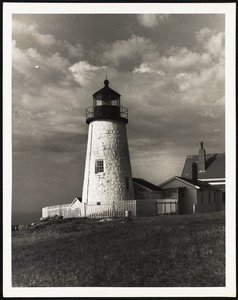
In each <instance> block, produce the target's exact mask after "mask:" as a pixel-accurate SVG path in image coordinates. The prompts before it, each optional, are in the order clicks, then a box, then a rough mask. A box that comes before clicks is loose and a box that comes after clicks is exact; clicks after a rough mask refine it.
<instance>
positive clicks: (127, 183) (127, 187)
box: [125, 176, 130, 191]
mask: <svg viewBox="0 0 238 300" xmlns="http://www.w3.org/2000/svg"><path fill="white" fill-rule="evenodd" d="M125 179H126V190H127V191H128V190H129V189H130V181H129V177H128V176H126V177H125Z"/></svg>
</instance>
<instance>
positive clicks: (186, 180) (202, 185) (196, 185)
mask: <svg viewBox="0 0 238 300" xmlns="http://www.w3.org/2000/svg"><path fill="white" fill-rule="evenodd" d="M174 179H177V180H179V181H181V182H184V183H185V184H188V185H189V186H192V187H194V188H196V189H199V188H203V189H210V190H217V188H215V187H213V186H212V185H210V184H209V183H207V182H203V181H200V180H198V181H197V182H196V183H194V182H193V181H192V179H190V178H184V177H179V176H173V177H171V178H169V179H167V180H166V181H164V182H162V183H161V184H160V185H159V187H161V188H162V189H163V186H164V185H165V184H167V183H168V182H170V181H172V180H174Z"/></svg>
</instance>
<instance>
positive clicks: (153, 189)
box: [133, 178, 162, 192]
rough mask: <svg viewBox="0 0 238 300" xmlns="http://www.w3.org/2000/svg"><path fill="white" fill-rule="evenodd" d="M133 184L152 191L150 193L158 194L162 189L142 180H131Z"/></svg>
mask: <svg viewBox="0 0 238 300" xmlns="http://www.w3.org/2000/svg"><path fill="white" fill-rule="evenodd" d="M133 182H134V183H137V184H139V185H141V186H143V187H145V188H146V189H148V190H150V191H152V192H160V191H162V189H161V188H160V187H158V186H157V185H155V184H153V183H151V182H149V181H146V180H144V179H142V178H133Z"/></svg>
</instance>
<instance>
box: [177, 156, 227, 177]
mask: <svg viewBox="0 0 238 300" xmlns="http://www.w3.org/2000/svg"><path fill="white" fill-rule="evenodd" d="M198 161H199V155H188V156H187V158H186V161H185V164H184V168H183V172H182V174H181V177H183V178H192V163H193V162H196V163H198ZM209 178H225V153H216V154H207V155H206V171H205V172H198V179H209Z"/></svg>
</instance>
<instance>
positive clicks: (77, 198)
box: [70, 197, 82, 205]
mask: <svg viewBox="0 0 238 300" xmlns="http://www.w3.org/2000/svg"><path fill="white" fill-rule="evenodd" d="M77 201H79V202H80V203H81V202H82V198H80V197H76V198H75V199H74V200H73V201H72V202H71V204H70V205H73V204H74V203H75V202H77Z"/></svg>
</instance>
